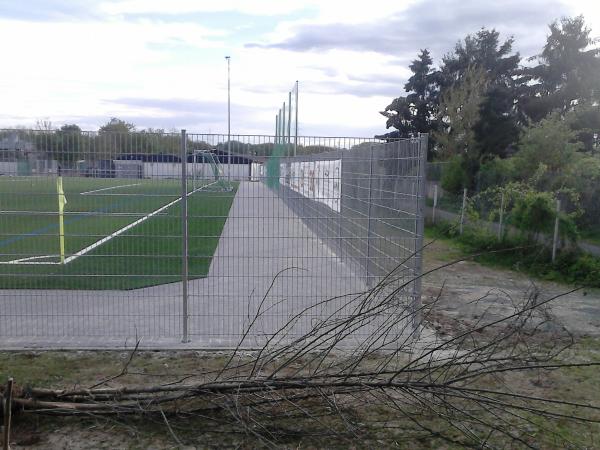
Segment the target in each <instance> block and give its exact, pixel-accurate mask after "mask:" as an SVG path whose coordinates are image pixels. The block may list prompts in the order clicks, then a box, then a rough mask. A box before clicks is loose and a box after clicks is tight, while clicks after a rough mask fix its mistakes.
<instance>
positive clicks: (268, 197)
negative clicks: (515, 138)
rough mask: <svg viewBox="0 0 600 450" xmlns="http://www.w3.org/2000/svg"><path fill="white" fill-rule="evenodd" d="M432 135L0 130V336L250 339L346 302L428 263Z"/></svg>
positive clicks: (259, 340)
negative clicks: (423, 251)
mask: <svg viewBox="0 0 600 450" xmlns="http://www.w3.org/2000/svg"><path fill="white" fill-rule="evenodd" d="M425 140H426V137H422V138H420V139H415V140H406V141H398V142H393V143H382V142H377V141H375V140H370V139H358V138H343V137H339V138H318V137H299V138H298V141H297V142H296V143H295V145H294V150H295V151H296V152H297V153H296V154H297V155H298V156H296V157H292V156H291V155H293V153H292V152H293V150H292V148H291V145H290V143H289V142H287V143H286V142H281V141H279V140H278V139H277V138H276V137H274V136H232V137H231V141H230V142H228V141H227V136H223V135H213V134H186V133H185V132H183V133H181V134H180V133H147V132H121V133H119V132H110V133H109V132H102V133H89V132H79V131H75V132H73V131H70V132H65V131H54V132H47V131H25V130H3V131H0V155H1V158H0V174H1V175H0V210H1V215H0V337H2V342H3V346H5V347H10V346H13V347H22V346H42V347H114V346H121V345H123V344H124V343H126V342H129V343H130V344H131V343H132V342H134V341H135V340H136V339H142V341H143V344H144V345H146V346H150V347H151V346H157V347H160V346H174V345H176V344H178V343H180V342H181V341H184V342H187V341H191V343H192V345H194V346H195V347H210V348H218V347H234V346H236V345H237V344H238V343H239V342H240V340H242V339H243V343H242V344H243V345H242V346H245V347H257V346H261V345H263V344H264V343H265V342H266V341H268V340H269V339H270V338H272V337H273V336H274V335H275V333H276V332H277V331H278V330H281V329H287V332H286V333H285V336H286V339H293V338H294V337H297V336H301V335H303V334H305V333H306V332H307V330H310V329H311V327H313V326H314V324H315V323H317V322H318V321H321V320H323V318H325V317H335V316H336V315H343V314H348V313H349V312H348V311H349V309H351V308H352V300H351V296H352V295H353V294H355V293H357V292H364V291H365V289H369V288H370V287H371V286H373V284H374V283H376V282H377V280H380V279H381V278H382V277H383V276H385V274H386V273H387V272H389V271H391V270H394V269H396V270H398V271H401V272H402V273H404V274H405V275H406V278H405V279H406V280H409V279H410V278H411V277H414V276H415V275H417V274H419V273H420V264H421V263H420V259H419V255H418V254H416V255H415V251H416V250H417V249H419V248H420V246H421V242H422V241H421V239H422V235H423V234H422V218H423V214H422V208H423V205H424V176H423V174H424V149H426V148H427V145H426V142H425V144H423V142H424V141H425ZM228 149H230V151H228ZM273 171H275V172H273ZM311 171H312V172H311ZM403 279H404V278H403ZM399 282H400V281H399ZM403 292H404V294H406V295H404V294H402V295H401V296H399V298H400V297H402V298H403V299H404V300H406V301H407V302H412V303H413V304H414V302H415V301H417V300H418V298H419V294H420V290H419V286H418V283H413V284H410V283H409V284H407V286H406V287H405V289H404V290H403ZM364 333H368V330H357V331H356V333H354V334H356V335H357V336H359V338H360V335H361V334H364Z"/></svg>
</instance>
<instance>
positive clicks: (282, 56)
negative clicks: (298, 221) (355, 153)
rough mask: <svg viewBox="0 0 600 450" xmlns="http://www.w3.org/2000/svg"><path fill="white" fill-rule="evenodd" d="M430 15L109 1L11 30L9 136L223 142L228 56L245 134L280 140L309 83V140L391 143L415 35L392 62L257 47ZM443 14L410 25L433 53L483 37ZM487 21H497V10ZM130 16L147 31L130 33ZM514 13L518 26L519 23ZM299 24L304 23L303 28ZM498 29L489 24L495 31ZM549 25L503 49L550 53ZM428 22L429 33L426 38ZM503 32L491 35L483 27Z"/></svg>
mask: <svg viewBox="0 0 600 450" xmlns="http://www.w3.org/2000/svg"><path fill="white" fill-rule="evenodd" d="M474 1H475V0H474ZM557 1H558V0H557ZM421 3H423V2H418V1H416V0H411V1H407V2H390V1H389V0H370V1H369V2H364V1H356V0H345V1H342V0H328V1H325V0H307V1H303V2H298V1H284V0H261V1H256V2H249V1H247V0H221V1H219V2H215V1H196V0H194V1H192V0H189V1H188V0H170V1H168V2H165V1H164V0H160V1H158V0H144V1H142V0H115V1H108V0H103V1H100V2H99V3H97V4H96V5H95V6H90V10H93V11H94V15H92V16H89V17H88V16H86V17H84V18H81V19H78V20H72V18H69V20H67V19H64V20H60V21H56V20H46V21H40V20H38V19H35V20H34V19H31V20H23V19H21V20H10V19H8V18H4V19H0V42H3V43H9V45H4V46H3V56H2V59H3V74H2V78H1V79H0V98H1V99H2V106H3V108H2V112H1V114H0V126H7V125H16V124H19V123H24V122H26V123H29V124H32V123H34V122H35V119H37V118H46V117H47V118H50V119H52V120H53V121H55V122H60V121H68V122H72V121H73V120H77V121H80V122H79V123H81V124H83V125H86V126H90V125H94V126H96V127H97V126H98V125H100V124H101V123H102V121H103V120H106V119H108V118H109V117H110V116H122V117H124V118H130V119H132V120H135V121H137V123H139V125H141V126H144V125H146V124H147V125H148V126H159V124H160V122H161V121H162V120H164V122H165V125H164V126H165V127H171V126H178V127H187V128H188V129H189V130H190V131H192V130H193V131H207V128H211V130H212V131H223V130H225V129H226V117H225V115H224V111H225V105H226V99H227V90H226V89H227V83H226V74H227V72H226V67H227V66H226V63H225V60H224V56H225V55H226V54H228V55H231V56H232V60H231V69H232V102H233V105H232V126H233V128H234V131H235V132H237V133H246V132H247V133H271V132H272V130H273V128H274V116H275V114H276V112H277V110H278V109H279V108H280V107H281V103H282V102H283V101H284V100H286V99H287V96H286V92H287V91H288V90H289V89H290V88H291V87H292V86H293V84H294V82H295V80H300V88H301V90H300V125H301V130H302V131H303V132H305V133H308V134H316V133H326V134H341V133H342V132H343V133H344V134H346V133H349V134H354V135H358V134H364V133H367V134H369V135H372V134H376V133H381V132H383V131H384V123H385V121H384V119H383V118H382V117H381V116H380V115H379V111H380V110H382V109H383V108H384V107H385V106H386V105H387V104H388V103H389V101H390V100H391V99H392V97H393V96H397V95H400V94H402V86H403V84H404V83H403V80H404V79H406V78H407V77H408V70H407V67H406V65H405V64H404V61H407V60H410V59H412V58H414V56H415V55H416V53H417V52H418V50H419V46H420V45H421V44H420V43H419V42H420V41H419V42H417V41H410V38H412V37H414V36H411V35H408V34H407V33H408V31H407V30H406V29H397V30H396V29H395V28H393V27H388V28H386V30H387V31H388V32H389V33H397V34H396V37H395V38H396V39H400V40H405V41H406V45H405V46H404V47H402V48H400V47H398V48H397V50H396V51H395V52H392V53H391V54H390V53H387V54H386V52H385V51H380V52H375V51H371V50H369V47H368V43H367V42H366V40H367V39H369V40H372V41H373V42H375V43H376V42H377V41H378V40H379V41H381V40H383V39H384V38H385V36H382V35H380V34H377V33H376V32H373V33H371V34H369V33H367V34H365V35H364V36H365V39H364V41H365V42H362V44H361V45H362V47H361V46H360V45H356V46H355V47H351V46H348V45H345V46H341V45H340V46H335V45H333V46H330V47H327V48H329V49H328V50H323V49H317V50H310V49H309V50H307V51H294V50H293V49H292V50H289V49H284V48H272V49H266V48H258V47H255V48H248V47H246V46H245V44H247V43H251V42H263V43H275V42H281V41H283V40H286V39H288V38H291V37H294V36H295V35H296V33H297V32H298V29H300V28H301V27H303V26H306V25H311V26H316V25H327V24H338V25H339V24H345V26H344V27H343V28H336V26H332V27H331V29H332V30H333V31H334V32H335V31H336V30H338V34H339V30H340V29H343V30H344V31H343V32H344V33H347V34H343V35H339V36H337V37H336V38H338V39H339V40H340V42H345V41H347V42H350V41H352V42H359V43H361V40H362V39H363V38H362V35H360V36H359V37H358V38H357V37H356V33H354V31H356V32H357V33H358V31H359V30H363V32H365V31H364V30H365V29H366V28H365V27H364V26H363V25H364V24H374V25H373V27H372V28H368V29H367V31H368V30H370V29H372V30H377V29H378V24H382V25H384V24H385V23H389V19H390V17H393V16H396V17H400V16H402V14H405V15H406V14H409V11H414V10H415V9H414V8H413V7H416V6H418V5H420V4H421ZM430 4H431V6H430V8H432V12H433V10H435V12H436V14H433V13H432V14H429V15H427V16H420V15H415V16H413V17H407V18H406V21H408V22H409V23H414V24H415V29H416V30H417V32H418V35H417V36H420V37H423V38H424V41H423V42H426V38H427V37H428V36H430V37H431V36H435V40H436V45H438V48H439V49H440V50H438V51H437V52H436V53H441V51H442V49H445V50H444V51H447V50H450V49H451V48H452V46H453V45H454V42H455V41H456V39H458V38H460V37H462V36H464V35H465V34H467V33H469V32H471V33H472V32H474V31H476V29H471V28H472V25H468V26H467V27H465V25H464V24H463V23H462V22H461V21H460V18H458V19H456V20H454V19H453V20H451V21H450V22H451V23H452V26H453V31H452V32H453V33H455V34H456V36H454V35H447V34H444V30H443V29H441V30H440V29H435V26H436V22H435V20H436V19H435V18H436V17H440V15H442V16H443V15H444V14H445V13H444V10H443V6H444V4H448V3H447V2H443V3H442V2H430ZM512 4H513V5H518V2H513V3H512ZM415 5H416V6H415ZM427 7H428V6H427V5H425V7H421V8H420V10H427ZM411 8H413V9H411ZM479 8H480V9H481V10H482V11H483V16H482V20H484V19H485V8H481V7H479ZM307 11H309V12H310V11H313V13H314V18H313V19H311V20H308V19H306V16H307V14H308V13H307ZM561 11H566V12H568V13H569V14H577V13H580V12H581V13H584V14H585V16H586V20H587V21H588V23H589V24H590V25H592V26H593V28H594V30H595V32H596V34H598V33H597V31H598V30H599V29H600V28H598V26H599V25H600V24H598V20H600V7H599V6H596V3H595V2H586V1H579V2H573V3H566V0H565V2H564V8H563V9H562V10H561ZM202 12H206V13H208V12H226V13H230V14H232V17H233V15H235V14H236V13H244V14H248V15H251V17H249V18H246V19H244V17H245V16H244V17H242V19H240V16H239V14H238V16H236V19H237V21H236V24H238V25H237V26H235V27H226V26H225V25H221V27H222V28H215V27H213V26H211V24H210V23H207V22H206V21H203V20H202V19H201V17H202V16H201V14H200V15H198V14H195V15H194V18H195V19H194V20H195V22H194V21H192V20H191V19H187V18H186V17H185V15H186V14H193V13H202ZM300 12H301V13H300ZM313 13H311V14H313ZM509 13H510V12H509ZM551 13H552V14H554V12H552V11H551ZM130 14H131V15H135V17H137V18H138V19H136V20H135V21H131V20H129V21H128V20H126V19H125V18H126V17H128V15H130ZM278 14H286V15H287V16H286V20H285V21H280V22H276V20H278V19H277V18H275V17H274V15H278ZM448 14H450V13H448ZM512 14H513V15H517V14H518V11H515V12H514V13H512ZM556 14H557V15H559V13H558V12H557V13H556ZM290 15H291V16H290ZM295 15H296V16H297V17H298V19H294V18H293V17H294V16H295ZM509 15H510V14H507V17H508V16H509ZM260 16H268V17H270V22H268V23H270V24H272V26H271V27H270V28H269V26H265V27H262V25H261V26H258V27H257V26H256V25H253V20H254V19H253V18H252V17H254V18H258V17H260ZM0 17H2V13H1V11H0ZM144 17H145V18H144ZM515 17H516V16H515ZM557 18H558V17H557ZM494 19H495V18H494V17H489V23H493V22H494ZM240 20H247V25H246V26H244V25H239V22H240ZM544 20H545V19H539V22H540V23H535V24H534V23H529V22H528V23H527V24H525V25H523V24H520V22H519V21H518V20H512V21H507V22H506V23H503V24H501V25H502V29H501V31H502V33H503V36H507V35H508V34H510V33H514V34H515V35H516V36H517V45H519V36H520V35H529V36H533V37H534V39H530V41H531V42H533V43H534V47H535V48H536V49H541V46H542V45H543V43H544V36H545V34H546V31H547V29H546V27H545V25H546V24H545V23H544ZM425 21H428V22H425ZM260 23H261V24H262V22H260ZM423 23H427V27H425V28H423V26H422V25H421V26H420V25H419V24H423ZM489 23H483V22H482V23H480V24H479V22H478V24H477V27H479V26H482V25H489ZM438 25H439V24H438ZM438 28H439V26H438ZM257 29H258V31H257ZM353 30H354V31H353ZM380 32H381V31H380ZM413 32H414V31H413ZM252 33H255V34H252ZM257 33H260V34H257ZM353 33H354V36H351V34H353ZM363 44H364V45H363ZM342 47H344V48H342ZM532 48H533V47H532ZM434 56H437V57H439V56H441V55H438V54H436V55H434ZM525 56H529V54H526V55H525ZM395 60H396V61H397V60H400V61H402V65H397V64H394V61H395ZM370 94H372V95H370ZM123 99H128V100H129V101H123ZM136 99H137V100H136ZM145 99H146V100H147V99H152V100H153V101H155V103H151V102H148V101H144V100H145ZM173 99H183V100H185V101H189V102H188V103H185V102H179V103H177V102H171V106H167V105H168V104H169V103H168V102H169V101H172V100H173ZM161 102H162V103H161ZM190 102H191V103H190ZM194 102H196V103H194ZM184 103H185V106H183V104H184ZM208 104H210V105H213V107H212V109H210V110H204V111H197V110H196V109H202V108H204V109H206V108H207V106H206V105H208ZM219 105H220V106H219ZM195 108H196V109H195ZM207 111H210V112H207ZM103 118H104V119H103ZM342 130H343V131H342ZM351 130H355V131H354V132H352V131H351Z"/></svg>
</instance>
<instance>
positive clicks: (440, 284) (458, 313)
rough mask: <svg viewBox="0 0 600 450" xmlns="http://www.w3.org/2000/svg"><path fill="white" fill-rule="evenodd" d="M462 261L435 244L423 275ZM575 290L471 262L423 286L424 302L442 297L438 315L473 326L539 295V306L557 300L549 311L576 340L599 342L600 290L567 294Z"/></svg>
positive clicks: (437, 273)
mask: <svg viewBox="0 0 600 450" xmlns="http://www.w3.org/2000/svg"><path fill="white" fill-rule="evenodd" d="M462 257H463V255H462V254H461V252H460V251H459V250H458V249H457V248H456V247H455V246H453V244H452V242H450V241H447V240H442V241H435V242H433V243H432V244H431V245H430V246H428V247H427V250H426V252H425V264H424V265H425V270H432V269H435V268H437V267H440V266H442V265H445V264H448V263H450V262H452V261H454V260H458V259H461V258H462ZM573 289H574V287H573V286H567V285H560V284H557V283H551V282H546V281H540V280H533V279H531V278H530V277H528V276H526V275H524V274H522V273H519V272H517V271H514V270H506V269H500V268H496V267H494V268H492V267H486V266H484V265H481V264H478V263H476V262H473V261H462V262H459V263H457V264H454V265H451V266H449V267H445V268H443V269H441V270H436V271H433V272H432V273H431V274H429V275H427V276H426V277H425V278H424V280H423V290H424V293H425V296H426V298H425V299H424V302H428V301H429V302H431V301H432V300H433V299H435V298H437V297H438V295H440V292H441V296H440V298H439V301H438V302H437V305H436V310H437V312H438V313H440V314H444V315H446V316H448V317H450V318H454V319H458V320H461V321H466V322H469V321H475V320H478V319H479V318H480V317H481V316H482V314H483V313H484V312H485V313H486V314H487V315H488V316H489V317H498V318H499V317H502V316H504V315H506V314H507V313H508V312H509V311H511V309H512V304H513V302H518V301H520V300H522V299H523V298H524V297H526V296H527V295H530V294H532V293H533V292H537V293H538V295H539V297H538V300H539V301H544V300H546V299H549V298H552V297H556V296H558V298H556V299H554V300H552V301H551V302H549V303H548V304H547V305H548V306H549V309H550V311H551V313H552V314H553V315H554V316H555V317H556V318H557V319H558V321H559V322H560V323H562V325H564V326H565V327H566V328H567V330H568V331H569V332H571V333H572V334H574V335H575V336H578V337H583V336H600V290H598V289H582V290H579V291H577V292H572V293H568V294H565V293H567V292H569V291H572V290H573ZM562 294H565V295H562Z"/></svg>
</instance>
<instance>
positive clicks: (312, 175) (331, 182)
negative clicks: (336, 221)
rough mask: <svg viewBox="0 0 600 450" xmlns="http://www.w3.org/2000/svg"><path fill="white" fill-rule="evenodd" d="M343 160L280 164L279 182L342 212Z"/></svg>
mask: <svg viewBox="0 0 600 450" xmlns="http://www.w3.org/2000/svg"><path fill="white" fill-rule="evenodd" d="M341 173H342V161H341V160H340V159H336V160H331V161H302V162H292V163H282V164H280V165H279V175H280V177H279V182H280V184H282V185H284V186H288V187H289V188H290V189H291V190H293V191H295V192H298V193H299V194H300V195H302V196H304V197H307V198H310V199H312V200H316V201H317V202H320V203H324V204H325V205H327V206H329V207H330V208H331V209H333V210H334V211H336V212H340V199H341V197H342V190H341Z"/></svg>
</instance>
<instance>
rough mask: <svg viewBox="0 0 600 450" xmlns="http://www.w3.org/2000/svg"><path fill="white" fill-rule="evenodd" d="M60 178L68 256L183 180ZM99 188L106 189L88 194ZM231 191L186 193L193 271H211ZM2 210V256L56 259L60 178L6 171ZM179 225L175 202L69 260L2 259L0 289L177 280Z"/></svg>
mask: <svg viewBox="0 0 600 450" xmlns="http://www.w3.org/2000/svg"><path fill="white" fill-rule="evenodd" d="M63 184H64V191H65V196H66V198H67V202H68V203H67V205H66V208H65V215H64V222H65V250H66V252H65V253H66V257H67V258H68V257H69V256H70V255H73V254H75V253H76V252H78V251H80V250H82V249H84V248H85V247H87V246H89V245H91V244H93V243H95V242H98V241H99V240H101V239H103V238H105V237H106V236H109V235H110V234H111V233H114V232H115V231H117V230H119V229H121V228H123V227H125V226H127V225H128V224H131V223H133V222H135V221H136V220H138V219H140V218H142V217H144V216H145V215H147V214H149V213H151V212H153V211H156V210H157V209H158V208H161V207H162V206H164V205H167V204H168V203H170V202H172V201H174V200H176V199H177V198H178V197H179V196H180V192H181V182H180V181H179V180H134V179H92V178H64V180H63ZM131 184H134V186H126V185H131ZM107 188H110V189H107ZM97 189H103V190H102V191H99V192H95V193H91V194H87V195H84V194H83V193H84V192H87V191H92V190H97ZM191 189H192V184H191V183H190V185H189V187H188V191H191ZM234 195H235V190H234V191H232V192H209V191H198V192H195V193H192V194H191V195H190V196H189V197H188V228H189V236H190V239H189V252H188V254H189V259H188V264H189V274H190V277H191V278H197V277H203V276H206V274H207V273H208V269H209V267H210V262H211V259H212V256H213V253H214V251H215V249H216V247H217V244H218V241H219V237H220V235H221V231H222V229H223V226H224V224H225V220H226V218H227V215H228V213H229V208H230V207H231V204H232V201H233V197H234ZM0 210H1V211H2V214H1V216H0V261H11V260H16V259H20V258H28V257H32V256H36V257H44V256H45V258H37V259H35V260H34V261H38V262H58V261H59V257H58V255H59V253H60V252H59V231H58V230H59V227H58V223H59V218H58V213H57V210H58V196H57V193H56V179H55V178H41V177H28V178H25V177H22V178H21V177H15V178H1V179H0ZM181 228H182V223H181V205H180V202H177V203H175V204H174V205H172V206H170V207H169V208H167V209H165V210H164V211H162V212H161V213H160V214H157V215H155V216H153V217H151V218H149V219H147V220H146V221H144V222H142V223H140V224H138V225H136V226H134V227H132V228H131V229H129V230H128V231H126V232H125V233H123V234H121V235H119V236H117V237H114V238H112V239H110V240H108V241H107V242H105V243H103V244H102V245H99V246H98V247H97V248H95V249H93V250H92V251H90V252H88V253H86V254H85V255H83V256H81V257H79V258H77V259H75V260H73V261H71V262H69V263H67V264H65V265H56V264H54V265H39V264H35V265H34V264H27V265H15V264H11V265H7V264H0V289H8V288H16V289H19V288H33V289H132V288H139V287H145V286H152V285H157V284H163V283H170V282H175V281H178V280H179V279H180V278H181V277H180V273H181V266H182V258H181V255H182V242H181V233H182V231H181Z"/></svg>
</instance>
